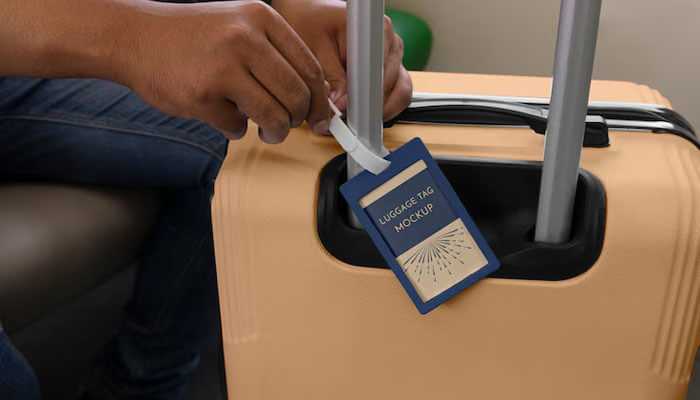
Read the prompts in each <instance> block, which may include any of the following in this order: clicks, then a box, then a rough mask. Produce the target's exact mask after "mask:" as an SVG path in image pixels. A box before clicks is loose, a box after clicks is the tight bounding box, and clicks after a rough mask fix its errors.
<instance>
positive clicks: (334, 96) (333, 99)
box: [329, 90, 340, 103]
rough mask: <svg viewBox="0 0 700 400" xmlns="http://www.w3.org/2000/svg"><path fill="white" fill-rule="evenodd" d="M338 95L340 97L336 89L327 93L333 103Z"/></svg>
mask: <svg viewBox="0 0 700 400" xmlns="http://www.w3.org/2000/svg"><path fill="white" fill-rule="evenodd" d="M338 97H340V91H338V90H334V91H332V92H331V94H330V95H329V98H330V99H331V101H332V102H334V103H335V101H336V100H338Z"/></svg>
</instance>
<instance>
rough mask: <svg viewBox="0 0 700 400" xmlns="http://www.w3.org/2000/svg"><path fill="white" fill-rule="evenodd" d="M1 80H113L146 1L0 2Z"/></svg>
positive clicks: (151, 6)
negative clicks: (13, 78) (21, 78)
mask: <svg viewBox="0 0 700 400" xmlns="http://www.w3.org/2000/svg"><path fill="white" fill-rule="evenodd" d="M2 3H3V4H2V7H0V76H14V75H21V76H38V77H95V78H103V79H113V80H117V79H116V78H117V77H118V74H119V70H118V69H119V68H120V64H122V61H124V60H123V59H124V58H125V57H128V56H129V48H130V47H133V46H136V45H137V44H136V42H137V41H138V35H137V34H135V32H134V29H135V27H136V26H137V24H139V23H142V21H141V18H142V16H144V15H147V14H149V13H153V12H157V10H158V7H162V5H157V3H152V2H150V1H147V0H2Z"/></svg>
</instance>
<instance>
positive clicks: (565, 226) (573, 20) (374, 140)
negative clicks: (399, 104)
mask: <svg viewBox="0 0 700 400" xmlns="http://www.w3.org/2000/svg"><path fill="white" fill-rule="evenodd" d="M601 2H602V0H562V2H561V8H560V13H559V28H558V33H557V45H556V51H555V60H554V80H553V83H552V94H551V105H550V109H549V114H548V116H547V132H546V134H545V149H544V164H543V167H542V179H541V186H540V196H539V205H538V211H537V223H536V227H535V240H537V241H540V242H546V243H562V242H565V241H567V240H568V238H569V235H570V231H571V221H572V217H573V206H574V198H575V195H576V185H577V181H578V174H579V162H580V158H581V147H582V145H583V138H584V131H585V120H586V114H587V108H588V96H589V93H590V85H591V75H592V72H593V60H594V57H595V47H596V40H597V36H598V21H599V18H600V9H601ZM383 15H384V1H383V0H348V24H347V29H348V35H347V36H348V55H347V65H348V100H349V101H348V124H349V126H350V128H351V129H352V130H353V131H354V132H357V135H358V139H359V140H360V141H362V142H363V143H365V144H366V145H367V147H368V148H369V149H370V150H371V151H374V152H375V153H377V154H380V155H384V154H386V150H385V149H384V144H383V131H382V129H383V126H382V110H383V100H384V99H383V89H382V88H383V79H382V73H383V65H384V60H383V47H384V43H383V38H384V35H383V29H384V21H383ZM359 172H361V167H359V166H358V165H357V164H356V163H355V162H354V161H353V160H352V158H348V178H351V177H353V176H355V175H356V174H358V173H359Z"/></svg>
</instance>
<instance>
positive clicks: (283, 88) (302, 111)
mask: <svg viewBox="0 0 700 400" xmlns="http://www.w3.org/2000/svg"><path fill="white" fill-rule="evenodd" d="M259 52H260V53H259V54H258V57H259V58H260V59H263V60H265V62H255V63H252V65H251V66H250V69H251V72H252V74H253V76H254V77H255V79H257V81H258V82H260V84H262V86H264V87H265V89H266V90H267V91H268V92H270V93H271V94H272V95H273V96H274V97H275V99H277V101H278V102H279V103H280V104H282V106H284V108H285V109H286V110H287V112H288V113H289V120H290V125H291V126H292V127H297V126H299V125H301V123H302V122H304V120H305V119H306V116H307V115H308V113H309V105H310V96H311V92H310V90H309V88H308V87H307V86H306V83H305V82H304V81H303V80H302V79H301V77H299V75H298V74H297V72H296V71H295V70H294V68H293V67H292V66H291V65H289V63H288V62H287V60H286V59H285V58H284V57H282V55H281V54H280V53H279V52H278V51H277V49H276V48H275V47H274V46H272V45H271V44H268V45H263V46H261V48H260V49H259Z"/></svg>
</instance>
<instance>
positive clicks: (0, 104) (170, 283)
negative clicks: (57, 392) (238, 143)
mask: <svg viewBox="0 0 700 400" xmlns="http://www.w3.org/2000/svg"><path fill="white" fill-rule="evenodd" d="M226 148H227V141H226V140H225V138H224V137H223V136H221V135H220V134H219V133H218V132H217V131H216V130H214V129H213V128H211V127H209V126H208V125H206V124H204V123H202V122H199V121H196V120H187V119H181V118H174V117H171V116H168V115H165V114H163V113H161V112H160V111H158V110H156V109H154V108H153V107H151V106H149V105H147V104H146V103H144V102H143V101H142V100H141V99H140V98H139V97H138V96H136V95H135V94H134V93H132V92H131V91H129V90H128V89H127V88H125V87H123V86H120V85H117V84H115V83H111V82H106V81H100V80H86V79H61V80H46V79H30V78H0V180H38V181H54V182H70V183H84V184H92V185H109V186H120V187H132V188H134V187H143V188H157V189H160V193H161V194H162V201H161V204H162V207H161V212H160V215H159V218H158V221H157V223H156V226H155V228H154V230H153V233H152V236H151V237H150V239H149V240H148V241H147V243H146V244H145V247H144V251H143V258H142V262H141V266H140V269H139V273H138V275H137V280H136V286H135V290H134V293H133V297H132V299H131V300H130V302H129V303H128V306H127V310H126V317H125V320H124V322H123V324H122V326H121V329H120V330H119V332H118V333H117V335H116V336H115V338H114V339H113V340H112V342H111V344H110V345H109V346H108V347H107V349H106V350H105V351H104V353H103V354H102V356H101V357H100V359H99V361H98V362H97V363H96V368H95V369H94V371H95V372H94V376H92V377H91V378H90V379H89V380H88V384H87V390H88V397H89V398H95V399H111V398H114V399H154V400H156V399H158V400H160V399H180V398H182V397H183V394H184V389H185V386H186V383H187V381H188V378H189V376H190V375H191V373H192V372H193V371H194V370H195V368H196V367H197V365H198V362H199V351H198V350H199V346H200V344H201V342H202V340H203V338H205V336H206V335H207V334H208V333H209V332H208V331H207V328H208V327H209V326H211V325H212V324H211V323H209V322H208V321H209V318H211V317H212V316H213V315H214V313H216V310H215V309H214V310H213V309H212V307H211V306H210V305H211V304H216V303H214V302H213V300H212V297H211V296H216V293H217V292H216V273H215V264H214V253H213V242H212V231H211V215H210V200H211V196H212V188H213V182H214V179H215V178H216V175H217V173H218V171H219V168H220V166H221V162H222V160H223V158H224V156H225V153H226ZM8 360H9V361H8ZM35 382H36V379H35V378H34V377H33V374H32V373H31V369H30V368H29V367H28V366H27V365H26V362H25V361H23V359H22V357H21V356H20V355H19V354H18V353H17V352H16V351H15V350H14V349H13V348H12V347H11V345H10V343H9V340H8V339H7V337H5V336H0V399H3V400H4V399H15V398H18V399H19V398H21V399H24V398H25V397H12V394H11V393H12V390H29V391H34V392H33V393H36V391H35V389H31V386H32V385H34V384H35ZM13 386H17V387H18V389H13ZM6 393H10V394H6ZM27 393H30V392H27ZM35 397H36V395H35Z"/></svg>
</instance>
